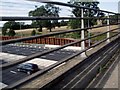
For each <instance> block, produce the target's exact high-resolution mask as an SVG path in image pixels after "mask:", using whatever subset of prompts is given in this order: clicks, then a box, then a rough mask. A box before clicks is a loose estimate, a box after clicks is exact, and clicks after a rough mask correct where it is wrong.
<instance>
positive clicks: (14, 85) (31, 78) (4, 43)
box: [0, 1, 120, 89]
mask: <svg viewBox="0 0 120 90" xmlns="http://www.w3.org/2000/svg"><path fill="white" fill-rule="evenodd" d="M42 2H43V3H51V4H56V5H62V6H69V7H77V8H82V9H89V10H95V11H101V12H106V13H111V14H115V15H120V14H119V13H113V12H109V11H104V10H98V9H92V8H88V7H82V6H75V5H72V4H65V3H60V2H45V1H42ZM8 18H9V17H8ZM3 19H4V20H7V18H5V17H3ZM9 19H10V18H9ZM13 19H14V20H18V19H17V18H13ZM20 19H22V18H21V17H19V20H20ZM25 19H29V18H25ZM31 19H40V17H39V18H35V17H31ZM46 19H48V18H46ZM49 19H50V18H49ZM51 19H55V18H51ZM56 19H57V18H56ZM59 19H60V18H59ZM61 19H65V18H61ZM69 19H80V17H78V18H69ZM81 19H85V18H81ZM86 19H90V18H86ZM99 19H100V18H99ZM106 19H108V18H106ZM109 19H111V18H109ZM118 19H119V18H117V20H118ZM44 20H45V18H44ZM118 24H119V23H118ZM103 26H110V25H102V26H96V27H87V28H82V29H76V30H69V31H63V32H56V33H53V34H46V35H39V36H33V37H28V38H20V39H13V40H7V41H3V42H0V44H1V45H6V44H10V43H15V42H21V41H25V40H31V39H35V38H41V37H47V36H53V35H59V34H63V33H68V32H77V31H82V30H87V29H92V28H99V27H103ZM118 29H120V28H116V29H113V30H111V31H114V30H118ZM111 31H107V32H104V33H100V34H97V35H94V36H92V37H89V38H85V39H82V40H79V41H76V42H72V43H69V44H66V45H63V46H61V47H59V48H55V49H52V50H48V51H45V52H43V53H36V54H33V55H32V56H28V57H26V58H23V59H20V62H18V61H17V62H14V63H11V64H5V65H3V66H0V67H1V68H2V69H6V68H8V67H10V66H13V65H16V64H18V63H21V62H25V61H27V60H30V59H33V58H36V57H38V56H42V55H45V54H48V53H50V52H54V51H57V50H59V49H63V48H65V47H67V46H70V45H73V44H76V43H79V42H82V41H85V40H88V39H91V38H94V37H97V36H100V35H102V34H105V33H108V32H111ZM119 34H120V32H118V33H117V34H115V35H113V36H111V37H109V38H106V39H103V40H101V41H99V42H98V43H95V44H93V45H92V46H90V47H88V48H86V49H84V50H82V51H80V52H77V53H75V54H73V55H71V56H70V57H67V58H65V59H63V60H61V61H59V62H57V63H55V64H53V65H51V66H49V67H46V68H45V69H43V70H41V71H38V72H36V73H34V74H32V75H30V76H28V77H26V78H25V79H22V80H20V81H18V82H16V83H14V84H12V85H9V86H7V87H6V88H11V89H14V88H17V87H19V86H20V85H22V84H24V83H27V82H29V81H30V80H33V79H34V78H37V77H38V76H40V75H42V74H44V73H45V72H47V71H49V70H51V69H53V68H54V67H56V66H58V65H60V64H62V63H64V62H67V61H68V60H70V59H72V58H74V57H76V56H78V55H80V54H81V53H83V52H86V51H87V50H89V49H90V48H93V47H95V46H98V45H99V44H101V43H103V42H105V41H106V40H108V39H111V38H113V37H116V36H118V38H120V36H119Z"/></svg>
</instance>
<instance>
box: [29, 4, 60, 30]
mask: <svg viewBox="0 0 120 90" xmlns="http://www.w3.org/2000/svg"><path fill="white" fill-rule="evenodd" d="M59 11H60V8H59V7H56V6H54V5H53V4H46V5H45V6H44V5H42V6H40V7H39V8H36V9H35V10H33V11H30V12H29V16H38V17H39V16H42V17H59V14H58V13H59ZM54 22H55V23H56V22H58V21H57V20H54V21H51V20H34V21H32V25H33V26H35V27H38V28H39V31H42V28H43V27H46V28H48V29H50V31H51V28H52V26H53V25H51V24H52V23H54Z"/></svg>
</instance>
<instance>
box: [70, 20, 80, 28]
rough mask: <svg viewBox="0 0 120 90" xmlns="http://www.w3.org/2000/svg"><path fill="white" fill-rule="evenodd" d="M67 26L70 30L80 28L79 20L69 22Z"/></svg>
mask: <svg viewBox="0 0 120 90" xmlns="http://www.w3.org/2000/svg"><path fill="white" fill-rule="evenodd" d="M68 26H70V28H72V29H76V28H80V26H81V25H80V20H75V19H74V20H69V23H68Z"/></svg>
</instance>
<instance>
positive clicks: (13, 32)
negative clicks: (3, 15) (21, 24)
mask: <svg viewBox="0 0 120 90" xmlns="http://www.w3.org/2000/svg"><path fill="white" fill-rule="evenodd" d="M15 34H16V33H15V31H14V30H13V29H10V30H9V32H8V35H9V36H15Z"/></svg>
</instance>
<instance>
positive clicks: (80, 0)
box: [68, 0, 104, 28]
mask: <svg viewBox="0 0 120 90" xmlns="http://www.w3.org/2000/svg"><path fill="white" fill-rule="evenodd" d="M68 3H70V4H73V5H76V6H84V7H89V8H93V9H97V10H99V7H98V4H99V2H98V1H96V0H87V1H85V0H77V2H76V0H70V2H68ZM97 10H89V9H84V17H96V16H97V17H102V16H104V13H102V12H100V11H97ZM72 13H73V14H74V16H75V17H81V8H72ZM84 21H85V27H88V26H93V25H94V24H95V23H96V21H97V20H95V19H90V20H89V24H88V20H84ZM72 22H73V21H72ZM77 28H79V25H78V26H77Z"/></svg>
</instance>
